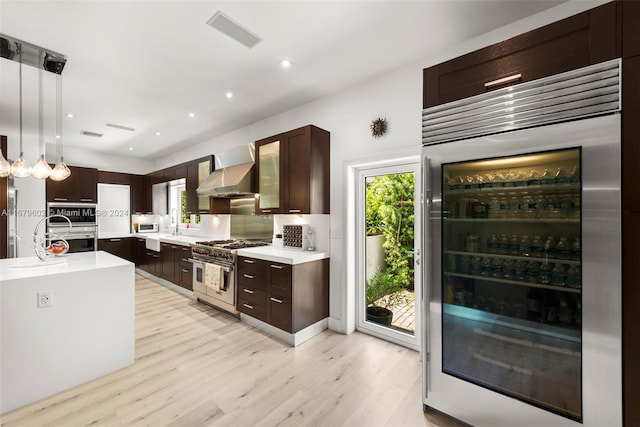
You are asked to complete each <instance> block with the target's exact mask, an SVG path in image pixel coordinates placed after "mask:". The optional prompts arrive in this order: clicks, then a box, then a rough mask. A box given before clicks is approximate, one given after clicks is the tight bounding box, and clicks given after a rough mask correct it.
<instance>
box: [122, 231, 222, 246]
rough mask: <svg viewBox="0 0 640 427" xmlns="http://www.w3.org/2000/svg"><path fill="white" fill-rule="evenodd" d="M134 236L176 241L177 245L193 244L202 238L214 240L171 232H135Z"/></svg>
mask: <svg viewBox="0 0 640 427" xmlns="http://www.w3.org/2000/svg"><path fill="white" fill-rule="evenodd" d="M131 236H132V237H138V238H141V239H157V240H160V241H161V242H165V243H174V244H176V245H183V246H189V245H193V244H195V243H196V242H200V241H202V240H212V239H210V238H208V237H203V236H185V235H183V234H180V235H178V236H174V235H172V234H169V233H133V234H131Z"/></svg>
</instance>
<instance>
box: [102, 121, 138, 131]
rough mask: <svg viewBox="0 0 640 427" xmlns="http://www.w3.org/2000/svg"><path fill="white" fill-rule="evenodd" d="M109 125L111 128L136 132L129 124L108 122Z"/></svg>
mask: <svg viewBox="0 0 640 427" xmlns="http://www.w3.org/2000/svg"><path fill="white" fill-rule="evenodd" d="M107 126H109V127H110V128H116V129H122V130H128V131H129V132H135V131H136V130H135V129H134V128H130V127H128V126H122V125H116V124H113V123H107Z"/></svg>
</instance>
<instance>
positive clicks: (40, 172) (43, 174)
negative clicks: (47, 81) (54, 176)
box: [31, 68, 51, 179]
mask: <svg viewBox="0 0 640 427" xmlns="http://www.w3.org/2000/svg"><path fill="white" fill-rule="evenodd" d="M43 74H44V71H43V70H42V68H40V69H38V135H39V142H40V158H39V159H38V163H36V164H35V166H34V167H33V169H32V170H31V176H33V177H34V178H37V179H47V178H48V177H49V174H50V173H51V166H49V163H47V161H46V159H45V158H44V153H45V143H44V123H43V122H44V119H43V115H44V114H43V111H42V104H43V101H42V97H43V93H42V92H43V90H42V85H43V82H42V79H43Z"/></svg>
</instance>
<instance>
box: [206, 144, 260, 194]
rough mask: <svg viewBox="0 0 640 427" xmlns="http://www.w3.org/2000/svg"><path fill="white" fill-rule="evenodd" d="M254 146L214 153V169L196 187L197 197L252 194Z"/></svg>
mask: <svg viewBox="0 0 640 427" xmlns="http://www.w3.org/2000/svg"><path fill="white" fill-rule="evenodd" d="M254 152H255V151H254V146H253V144H249V145H248V146H242V147H238V148H235V149H232V150H229V151H225V152H223V153H220V154H216V155H215V156H214V157H215V162H216V170H214V171H213V172H212V173H211V175H209V176H208V177H207V179H205V180H204V181H203V182H202V184H201V185H200V186H199V187H198V188H197V189H196V192H197V193H198V196H199V197H206V196H209V197H243V196H253V194H254V193H255V191H254V189H253V165H254Z"/></svg>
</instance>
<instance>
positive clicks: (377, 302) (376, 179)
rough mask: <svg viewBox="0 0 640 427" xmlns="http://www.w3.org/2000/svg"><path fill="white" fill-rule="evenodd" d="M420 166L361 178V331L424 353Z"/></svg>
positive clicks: (365, 171) (378, 170)
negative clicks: (418, 219)
mask: <svg viewBox="0 0 640 427" xmlns="http://www.w3.org/2000/svg"><path fill="white" fill-rule="evenodd" d="M419 176H420V164H419V163H417V162H416V163H402V164H395V165H390V166H384V167H371V168H362V169H360V171H359V173H358V196H357V203H358V209H357V212H358V216H357V218H358V237H359V238H358V250H357V254H358V262H359V268H358V299H357V301H358V329H359V330H361V331H363V332H367V333H370V334H373V335H376V336H379V337H381V338H384V339H387V340H390V341H393V342H397V343H399V344H402V345H405V346H407V347H410V348H413V349H415V350H418V349H419V341H418V338H417V337H419V336H420V335H419V331H418V329H419V325H420V321H419V316H420V304H419V302H420V298H421V292H420V290H421V281H420V275H419V270H420V269H419V268H416V267H419V263H420V248H419V238H418V236H420V233H419V230H418V228H417V227H419V221H415V219H416V218H420V216H419V211H418V210H419V206H420V203H419V200H420V199H419V194H420V192H419V188H417V187H418V186H419V185H417V184H419V182H420V180H419V179H418V177H419Z"/></svg>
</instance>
